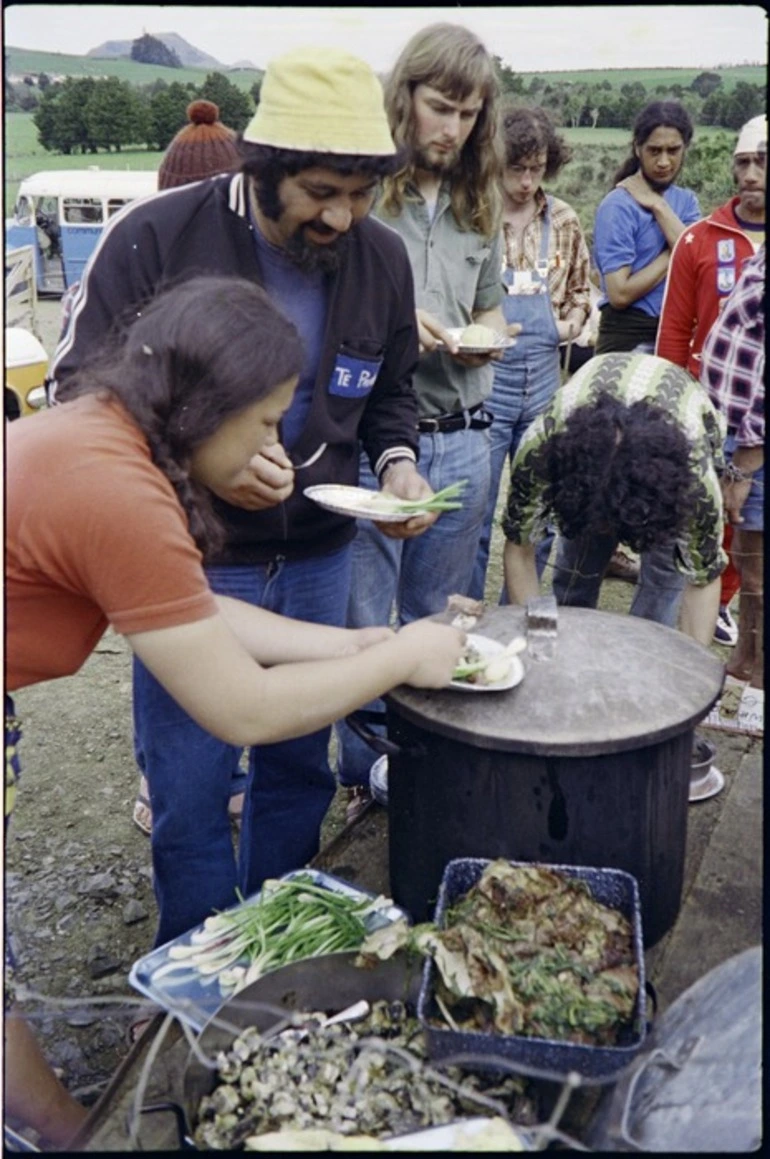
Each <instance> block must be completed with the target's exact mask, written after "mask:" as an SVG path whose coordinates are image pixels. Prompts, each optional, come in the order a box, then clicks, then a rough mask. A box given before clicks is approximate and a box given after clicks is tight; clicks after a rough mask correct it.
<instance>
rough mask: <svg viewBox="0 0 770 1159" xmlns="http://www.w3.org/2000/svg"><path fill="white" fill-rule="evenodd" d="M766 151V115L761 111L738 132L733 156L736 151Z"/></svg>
mask: <svg viewBox="0 0 770 1159" xmlns="http://www.w3.org/2000/svg"><path fill="white" fill-rule="evenodd" d="M766 152H767V117H766V116H765V114H764V113H762V114H761V115H760V116H758V117H752V118H751V120H750V121H747V122H746V124H745V125H744V126H743V128H742V129H741V131H740V133H739V134H738V141H737V143H736V146H735V149H734V150H733V156H734V157H735V156H737V155H738V153H766Z"/></svg>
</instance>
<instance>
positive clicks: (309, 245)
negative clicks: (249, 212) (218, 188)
mask: <svg viewBox="0 0 770 1159" xmlns="http://www.w3.org/2000/svg"><path fill="white" fill-rule="evenodd" d="M278 184H279V182H278V181H277V180H276V181H272V182H270V181H252V184H251V189H252V191H253V195H254V197H255V199H256V202H257V205H258V206H259V208H260V209H261V211H262V213H264V215H265V217H267V218H269V219H270V221H279V220H280V218H281V215H282V214H283V213H284V211H285V206H284V204H283V202H282V201H281V198H280V195H279V193H278ZM306 225H312V226H313V228H314V229H315V230H316V231H317V232H318V233H323V232H324V230H325V226H324V225H323V224H322V223H319V222H315V223H313V222H307V223H306ZM306 225H301V226H299V227H298V228H297V229H296V230H295V231H294V233H293V234H292V236H291V237H290V238H289V239H288V240H287V241H286V242H284V244H283V246H282V247H281V248H282V250H283V252H284V253H285V254H286V257H287V258H288V259H289V261H290V262H291V263H292V265H294V266H296V267H297V269H298V270H302V272H303V273H305V274H315V273H322V274H334V273H336V272H337V270H338V269H339V267H340V263H341V261H342V259H343V257H344V255H345V252H346V250H347V247H348V243H349V240H350V239H349V236H348V234H347V233H341V234H340V235H339V237H337V238H336V239H335V240H334V241H333V242H329V244H328V245H318V243H317V242H312V241H310V240H309V239H308V238H307V237H306V236H305V228H306Z"/></svg>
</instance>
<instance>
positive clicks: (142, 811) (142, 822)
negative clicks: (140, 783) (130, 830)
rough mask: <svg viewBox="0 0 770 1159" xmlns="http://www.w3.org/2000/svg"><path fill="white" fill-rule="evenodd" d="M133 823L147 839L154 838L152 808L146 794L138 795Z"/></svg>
mask: <svg viewBox="0 0 770 1159" xmlns="http://www.w3.org/2000/svg"><path fill="white" fill-rule="evenodd" d="M131 819H132V821H133V822H134V825H136V827H137V829H139V830H140V831H141V832H142V833H144V835H145V837H151V836H152V806H151V805H150V802H149V799H148V798H147V797H145V795H144V793H141V792H140V793H137V795H136V800H135V801H134V813H133V816H132V818H131Z"/></svg>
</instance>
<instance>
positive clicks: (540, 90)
mask: <svg viewBox="0 0 770 1159" xmlns="http://www.w3.org/2000/svg"><path fill="white" fill-rule="evenodd" d="M495 63H496V66H497V72H498V77H499V79H500V84H501V87H502V89H503V91H504V93H505V94H506V95H507V97H509V98H513V99H515V100H516V101H517V102H520V103H521V104H525V105H540V106H541V107H542V108H545V109H548V111H549V112H550V113H551V114H552V115H553V116H554V118H555V120H556V123H557V124H558V125H568V126H570V127H571V128H578V127H579V126H587V127H590V128H594V129H595V128H602V129H630V127H631V124H632V122H633V120H634V117H635V116H636V114H637V113H638V112H639V110H640V109H642V108H643V107H644V105H646V104H648V103H649V102H650V101H652V100H673V101H679V103H680V104H681V105H683V106H684V108H685V109H686V110H687V112H688V113H689V114H690V117H691V118H692V121H693V124H695V125H713V126H716V127H718V128H722V129H733V130H735V129H740V127H741V125H744V124H745V123H746V121H748V120H750V119H751V117H756V116H759V114H760V113H763V112H764V111H765V107H766V103H767V93H766V90H765V88H764V87H763V86H762V85H758V84H750V83H748V82H747V81H738V82H737V84H736V85H735V86H734V87H733V88H732V89H729V90H728V89H727V88H726V87H725V85H724V81H723V79H722V77H721V76H720V75H719V73H716V72H708V71H706V72H701V73H699V74H698V75H697V76H696V77H694V79H693V80H692V81H691V83H690V84H689V85H681V84H677V83H674V84H660V85H656V86H655V87H651V86H648V85H644V84H642V83H641V81H633V82H630V83H626V84H621V85H619V86H618V87H615V86H614V85H612V84H611V83H610V81H609V80H607V79H605V80H603V81H598V82H597V81H592V82H589V81H565V80H558V81H549V80H548V77H547V76H534V77H532V78H531V79H530V80H529V81H528V82H526V81H525V79H524V78H523V77H522V76H520V75H518V74H516V73H514V72H513V71H512V70H511V69H509V68H508V67H507V66H506V65H505V64H503V62H502V61H501V60H500V58H499V57H495Z"/></svg>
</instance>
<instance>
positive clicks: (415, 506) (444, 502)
mask: <svg viewBox="0 0 770 1159" xmlns="http://www.w3.org/2000/svg"><path fill="white" fill-rule="evenodd" d="M467 482H468V480H467V479H461V480H460V482H458V483H450V485H449V486H448V487H444V488H443V489H442V490H441V491H436V493H435V494H434V495H432V496H431V497H430V498H429V499H399V497H398V496H397V495H391V494H390V493H389V492H387V491H369V490H368V488H366V487H348V486H345V485H344V484H342V483H318V484H316V485H315V486H313V487H306V488H305V490H304V494H305V495H306V496H307V498H308V499H312V500H313V502H314V503H317V504H318V505H319V507H323V508H325V510H327V511H335V512H336V513H337V514H338V515H352V516H353V518H354V519H373V520H374V521H375V523H404V522H405V521H406V520H407V519H411V518H412V517H413V516H415V515H428V514H430V513H431V512H434V511H456V510H458V509H459V508H460V507H462V503H461V501H460V496H461V494H462V492H463V490H464V488H465V486H466V484H467Z"/></svg>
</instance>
